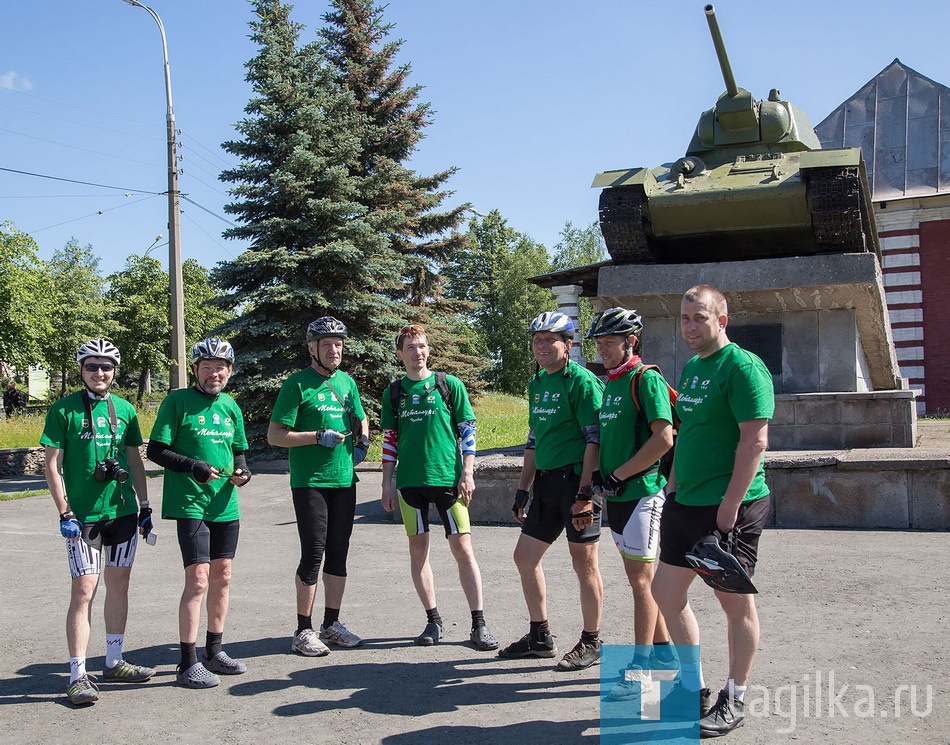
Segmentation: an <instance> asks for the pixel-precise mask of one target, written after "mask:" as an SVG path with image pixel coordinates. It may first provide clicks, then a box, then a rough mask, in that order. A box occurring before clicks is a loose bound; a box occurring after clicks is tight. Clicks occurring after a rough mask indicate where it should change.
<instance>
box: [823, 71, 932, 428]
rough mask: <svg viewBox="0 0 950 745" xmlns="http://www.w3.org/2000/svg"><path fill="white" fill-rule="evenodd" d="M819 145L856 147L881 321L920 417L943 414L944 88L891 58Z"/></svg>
mask: <svg viewBox="0 0 950 745" xmlns="http://www.w3.org/2000/svg"><path fill="white" fill-rule="evenodd" d="M815 131H816V133H817V134H818V138H819V139H820V140H821V143H822V145H823V146H824V147H860V148H861V149H862V152H863V156H864V160H865V162H866V164H867V169H868V181H869V182H870V185H871V195H872V199H873V201H874V206H875V213H876V218H877V226H878V232H879V234H880V237H881V249H882V252H883V256H884V264H883V267H882V269H883V272H884V288H885V291H886V297H887V306H888V314H889V316H890V321H891V327H892V329H893V333H894V343H895V346H896V348H897V359H898V362H899V364H900V369H901V375H902V376H903V377H905V378H906V379H907V380H908V382H909V384H910V387H911V388H912V389H915V390H917V391H919V392H920V394H919V396H918V398H917V411H918V414H927V415H931V416H933V415H938V414H939V415H948V414H950V317H948V316H947V308H948V306H950V303H948V301H947V299H948V297H950V88H947V87H946V86H943V85H940V84H939V83H936V82H934V81H933V80H930V79H929V78H927V77H925V76H923V75H921V74H920V73H918V72H917V71H915V70H913V69H911V68H909V67H907V66H906V65H904V64H902V63H901V61H900V60H897V59H895V60H894V61H893V62H892V63H891V64H889V65H888V66H887V67H885V68H884V69H883V70H882V71H881V72H880V73H879V74H878V75H877V76H876V77H874V78H873V79H872V80H870V81H869V82H868V83H867V84H866V85H865V86H864V87H862V88H861V90H859V91H858V92H857V93H855V94H854V95H853V96H852V97H851V98H849V99H848V100H847V101H845V102H844V103H843V104H841V106H839V107H838V108H837V109H835V110H834V111H833V112H832V113H831V114H830V115H829V116H828V117H826V118H825V119H824V120H823V121H822V122H821V123H820V124H818V126H817V127H815Z"/></svg>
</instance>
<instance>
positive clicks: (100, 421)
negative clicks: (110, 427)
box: [96, 416, 106, 427]
mask: <svg viewBox="0 0 950 745" xmlns="http://www.w3.org/2000/svg"><path fill="white" fill-rule="evenodd" d="M105 426H106V418H105V417H104V416H100V417H96V427H105Z"/></svg>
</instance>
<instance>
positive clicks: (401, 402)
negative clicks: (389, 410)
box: [399, 396, 406, 409]
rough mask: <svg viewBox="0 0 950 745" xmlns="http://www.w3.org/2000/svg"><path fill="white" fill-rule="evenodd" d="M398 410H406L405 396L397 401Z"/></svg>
mask: <svg viewBox="0 0 950 745" xmlns="http://www.w3.org/2000/svg"><path fill="white" fill-rule="evenodd" d="M399 408H400V409H405V408H406V397H405V396H403V397H402V398H400V399H399Z"/></svg>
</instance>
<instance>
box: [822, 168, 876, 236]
mask: <svg viewBox="0 0 950 745" xmlns="http://www.w3.org/2000/svg"><path fill="white" fill-rule="evenodd" d="M809 200H810V207H811V219H812V229H813V230H814V233H815V242H816V243H817V245H818V250H819V252H820V253H857V252H862V251H868V250H870V249H869V245H868V244H869V236H870V235H871V216H870V215H868V214H865V200H864V195H863V194H862V191H861V174H860V171H859V169H858V168H856V167H854V168H816V169H814V170H811V171H810V172H809Z"/></svg>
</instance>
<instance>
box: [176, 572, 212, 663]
mask: <svg viewBox="0 0 950 745" xmlns="http://www.w3.org/2000/svg"><path fill="white" fill-rule="evenodd" d="M209 566H210V565H208V564H191V565H190V566H187V567H185V589H184V590H183V591H182V594H181V602H180V603H179V604H178V637H179V639H180V640H181V641H183V642H186V643H190V644H196V643H197V641H198V624H199V623H200V621H201V600H202V598H203V597H204V595H205V592H207V590H208V569H209Z"/></svg>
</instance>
